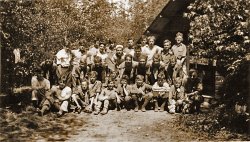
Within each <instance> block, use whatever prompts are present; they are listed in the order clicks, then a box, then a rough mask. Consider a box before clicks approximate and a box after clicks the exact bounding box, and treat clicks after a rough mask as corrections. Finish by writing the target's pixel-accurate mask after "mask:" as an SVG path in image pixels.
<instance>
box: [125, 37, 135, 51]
mask: <svg viewBox="0 0 250 142" xmlns="http://www.w3.org/2000/svg"><path fill="white" fill-rule="evenodd" d="M124 52H125V53H126V54H131V55H133V54H134V40H133V39H131V38H129V39H128V47H126V48H125V49H124Z"/></svg>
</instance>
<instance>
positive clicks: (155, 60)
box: [153, 54, 161, 67]
mask: <svg viewBox="0 0 250 142" xmlns="http://www.w3.org/2000/svg"><path fill="white" fill-rule="evenodd" d="M160 58H161V56H160V54H155V55H154V56H153V66H157V67H159V66H160Z"/></svg>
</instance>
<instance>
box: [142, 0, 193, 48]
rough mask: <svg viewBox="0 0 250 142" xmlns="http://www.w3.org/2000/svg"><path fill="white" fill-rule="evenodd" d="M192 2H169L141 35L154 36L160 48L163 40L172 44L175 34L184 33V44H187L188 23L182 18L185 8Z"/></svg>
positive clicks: (175, 0) (179, 0) (186, 0)
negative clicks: (167, 40)
mask: <svg viewBox="0 0 250 142" xmlns="http://www.w3.org/2000/svg"><path fill="white" fill-rule="evenodd" d="M193 1H194V0H169V1H168V2H167V4H166V6H165V7H164V8H163V9H162V11H161V12H160V13H159V14H158V15H157V17H156V18H155V20H154V21H153V22H152V23H151V25H150V26H149V27H148V28H147V30H146V31H145V32H144V34H143V35H147V36H150V35H154V36H155V37H156V39H157V41H156V44H157V45H159V46H162V42H163V40H164V39H166V38H167V39H169V40H171V41H173V42H174V38H175V34H176V33H177V32H182V33H184V39H185V40H184V43H185V42H187V38H186V37H187V33H188V30H189V21H188V19H186V18H183V13H184V11H185V10H186V8H187V6H188V5H189V4H190V3H191V2H193Z"/></svg>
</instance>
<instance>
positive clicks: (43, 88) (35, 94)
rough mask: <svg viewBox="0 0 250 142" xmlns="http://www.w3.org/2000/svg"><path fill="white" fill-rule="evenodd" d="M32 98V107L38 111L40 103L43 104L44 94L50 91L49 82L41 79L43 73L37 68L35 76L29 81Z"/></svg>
mask: <svg viewBox="0 0 250 142" xmlns="http://www.w3.org/2000/svg"><path fill="white" fill-rule="evenodd" d="M31 88H32V97H31V101H32V103H33V106H34V107H35V108H37V109H38V107H39V106H40V103H43V101H44V99H45V94H46V92H48V91H49V90H50V82H49V80H47V79H45V78H44V77H43V71H42V70H41V69H40V68H39V69H37V71H36V76H33V77H32V79H31Z"/></svg>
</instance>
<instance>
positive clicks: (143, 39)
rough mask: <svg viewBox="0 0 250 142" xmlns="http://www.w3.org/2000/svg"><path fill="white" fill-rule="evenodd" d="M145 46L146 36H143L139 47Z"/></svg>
mask: <svg viewBox="0 0 250 142" xmlns="http://www.w3.org/2000/svg"><path fill="white" fill-rule="evenodd" d="M146 44H147V36H145V35H143V36H142V37H141V45H142V46H145V45H146Z"/></svg>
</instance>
